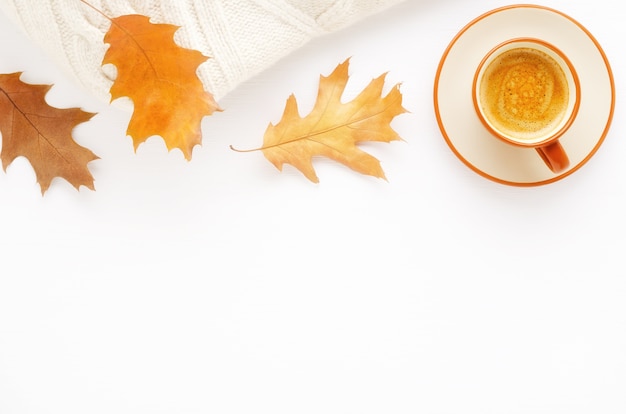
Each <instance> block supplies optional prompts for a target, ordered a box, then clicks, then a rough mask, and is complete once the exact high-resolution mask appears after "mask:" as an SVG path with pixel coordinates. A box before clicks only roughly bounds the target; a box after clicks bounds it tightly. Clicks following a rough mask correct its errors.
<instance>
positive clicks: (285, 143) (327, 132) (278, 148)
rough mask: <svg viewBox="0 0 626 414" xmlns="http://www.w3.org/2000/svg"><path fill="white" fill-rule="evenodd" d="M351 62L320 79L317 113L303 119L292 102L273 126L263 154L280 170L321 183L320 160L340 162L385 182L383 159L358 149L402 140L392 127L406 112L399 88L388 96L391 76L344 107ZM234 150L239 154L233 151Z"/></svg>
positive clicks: (372, 84)
mask: <svg viewBox="0 0 626 414" xmlns="http://www.w3.org/2000/svg"><path fill="white" fill-rule="evenodd" d="M348 66H349V59H348V60H346V61H345V62H343V63H341V64H340V65H338V66H337V68H336V69H335V70H334V71H333V72H332V73H331V74H330V75H329V76H328V77H324V76H321V77H320V84H319V92H318V95H317V100H316V103H315V106H314V108H313V109H312V111H311V112H310V113H309V114H308V115H307V116H306V117H301V116H300V114H299V112H298V104H297V102H296V98H295V97H294V96H293V95H291V96H290V97H289V99H288V100H287V104H286V107H285V111H284V114H283V117H282V119H281V120H280V122H278V123H277V124H276V125H273V124H270V125H269V126H268V128H267V130H266V132H265V136H264V140H263V146H262V147H261V148H259V149H260V150H261V151H263V154H264V155H265V157H266V158H267V159H268V160H269V161H270V162H271V163H272V164H274V166H276V168H278V169H279V170H281V171H282V168H283V165H284V164H291V165H293V166H294V167H296V168H297V169H298V170H300V171H301V172H302V173H303V174H304V175H305V177H307V178H308V179H309V180H311V181H313V182H315V183H317V182H319V179H318V177H317V174H316V173H315V170H314V168H313V163H312V160H313V158H314V157H315V156H324V157H328V158H330V159H332V160H335V161H337V162H340V163H342V164H344V165H346V166H348V167H350V168H351V169H353V170H354V171H357V172H359V173H361V174H366V175H371V176H374V177H377V178H385V173H384V171H383V169H382V167H381V165H380V162H379V161H378V159H376V158H375V157H373V156H372V155H370V154H368V153H366V152H364V151H362V150H361V149H359V147H358V145H357V144H358V143H360V142H365V141H377V142H391V141H396V140H400V139H401V138H400V137H399V135H398V134H397V133H396V132H395V131H394V130H393V129H392V128H391V125H390V124H391V121H392V120H393V119H394V118H395V117H396V116H397V115H400V114H402V113H404V112H406V109H404V108H403V107H402V94H401V92H400V88H399V85H395V87H393V88H392V89H391V91H390V92H389V93H388V94H387V95H385V96H382V93H383V86H384V83H385V75H381V76H379V77H378V78H376V79H374V80H372V81H371V82H370V83H369V84H368V85H367V86H366V87H365V89H364V90H363V91H362V92H361V93H360V94H359V95H358V96H357V97H356V98H354V99H353V100H352V101H350V102H347V103H342V102H341V97H342V95H343V93H344V91H345V88H346V85H347V83H348V78H349V75H348ZM233 149H234V148H233Z"/></svg>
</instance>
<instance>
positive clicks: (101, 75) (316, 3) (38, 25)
mask: <svg viewBox="0 0 626 414" xmlns="http://www.w3.org/2000/svg"><path fill="white" fill-rule="evenodd" d="M88 1H89V4H91V5H92V6H94V7H95V8H97V9H99V10H101V11H102V12H103V13H104V14H105V15H107V16H109V17H117V16H120V15H125V14H143V15H145V16H148V17H150V18H151V21H152V22H153V23H169V24H174V25H178V26H180V27H181V28H180V29H179V30H178V31H177V32H176V35H175V40H176V42H177V43H178V44H179V45H180V46H182V47H185V48H189V49H195V50H198V51H200V52H201V53H202V54H204V55H205V56H209V57H210V59H209V60H208V61H207V62H206V63H204V64H202V65H201V66H200V69H199V76H200V79H201V80H202V82H203V84H204V86H205V87H206V89H207V90H208V91H210V92H211V93H212V94H213V95H214V96H215V97H216V99H219V98H221V97H223V96H224V95H225V94H227V93H228V92H229V91H231V90H232V89H233V88H235V87H236V86H237V85H238V84H239V83H241V82H243V81H245V80H246V79H248V78H250V77H251V76H253V75H255V74H257V73H259V72H260V71H262V70H264V69H266V68H267V67H269V66H270V65H272V64H273V63H274V62H276V61H277V60H278V59H280V58H281V57H283V56H285V55H287V54H288V53H289V52H291V51H293V50H294V49H296V48H298V47H300V46H302V45H304V44H305V43H306V42H307V41H309V40H310V39H312V38H314V37H316V36H319V35H322V34H324V33H329V32H332V31H334V30H337V29H340V28H343V27H345V26H348V25H349V24H351V23H353V22H355V21H357V20H359V19H361V18H363V17H365V16H368V15H371V14H373V13H375V12H378V11H381V10H383V9H385V8H387V7H389V6H391V5H392V4H395V3H399V2H400V1H402V0H309V1H306V0H88ZM0 10H2V11H4V12H5V13H6V14H7V15H9V16H10V17H11V18H12V19H13V20H14V21H15V22H16V23H17V24H18V25H19V26H21V27H22V28H23V29H24V30H25V32H26V33H27V34H28V35H29V36H30V37H31V39H33V40H34V41H35V42H36V43H37V44H39V45H41V47H42V48H43V49H45V50H46V51H47V52H48V53H49V55H50V56H52V57H53V58H54V59H55V60H56V61H57V62H58V63H59V64H60V65H62V66H63V67H65V68H66V69H68V70H69V71H70V72H71V73H73V74H74V75H75V76H76V77H77V78H78V80H79V81H80V82H81V83H82V84H83V85H84V86H85V87H86V88H87V89H88V90H90V91H91V92H93V93H94V94H95V95H97V96H99V97H101V98H103V99H106V100H108V99H109V97H110V95H109V89H110V87H111V84H112V80H113V79H114V76H115V70H114V68H110V67H108V68H107V66H104V67H103V66H102V58H103V56H104V53H105V51H106V49H107V47H108V45H105V44H104V43H103V41H102V39H103V36H104V33H106V31H107V30H108V28H109V26H110V21H109V20H107V19H106V18H105V17H103V16H102V15H100V14H99V13H97V12H96V11H94V10H93V9H92V8H90V7H88V6H87V5H85V4H83V3H82V2H80V1H79V0H45V1H44V0H0Z"/></svg>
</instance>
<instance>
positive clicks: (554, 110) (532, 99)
mask: <svg viewBox="0 0 626 414" xmlns="http://www.w3.org/2000/svg"><path fill="white" fill-rule="evenodd" d="M482 76H483V79H482V81H481V83H480V85H481V86H480V91H479V94H480V95H479V96H480V104H481V105H482V110H483V113H484V114H485V117H486V118H487V119H488V121H489V122H490V123H491V124H492V125H493V126H494V127H495V129H497V130H500V131H502V132H504V133H506V134H507V135H509V136H511V137H513V138H515V139H518V140H528V141H532V140H536V139H540V138H541V137H543V136H545V135H547V134H550V132H552V131H553V130H554V129H555V128H557V126H558V125H559V124H560V123H561V121H562V120H563V117H564V116H565V114H566V112H567V106H568V102H569V88H568V83H567V78H566V75H565V73H564V72H563V69H561V67H560V66H559V64H558V63H557V62H556V61H555V60H554V59H553V58H552V57H550V56H549V55H547V54H546V53H544V52H542V51H540V50H537V49H533V48H529V47H520V48H515V49H510V50H507V51H505V52H503V53H501V54H500V55H498V56H497V57H496V58H495V59H494V60H493V61H491V63H489V65H488V66H487V68H486V69H485V71H484V73H483V75H482Z"/></svg>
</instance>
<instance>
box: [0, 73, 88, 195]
mask: <svg viewBox="0 0 626 414" xmlns="http://www.w3.org/2000/svg"><path fill="white" fill-rule="evenodd" d="M20 75H21V72H17V73H12V74H3V75H0V132H1V133H2V153H1V154H0V158H1V159H2V168H3V169H4V170H5V171H6V169H7V167H8V166H9V165H10V164H11V163H12V162H13V160H15V158H17V157H19V156H23V157H26V158H27V159H28V161H29V162H30V164H31V165H32V167H33V169H34V170H35V174H36V176H37V182H38V183H39V185H40V186H41V193H42V194H44V193H45V192H46V191H47V190H48V188H49V187H50V183H51V182H52V180H53V179H54V178H55V177H62V178H64V179H66V180H67V181H68V182H69V183H70V184H72V185H73V186H74V187H76V189H78V188H79V187H80V186H81V185H84V186H86V187H87V188H90V189H91V190H93V189H94V185H93V177H92V175H91V173H90V172H89V170H88V169H87V164H88V163H89V162H90V161H93V160H95V159H98V157H97V156H96V155H94V153H93V152H91V151H90V150H88V149H87V148H84V147H82V146H80V145H78V144H77V143H76V142H75V141H74V140H73V139H72V130H73V129H74V128H75V127H76V125H78V124H80V123H83V122H86V121H88V120H89V119H91V117H93V116H94V115H95V114H93V113H89V112H84V111H82V110H81V109H78V108H67V109H58V108H54V107H52V106H50V105H48V104H47V103H46V99H45V97H46V94H47V93H48V90H49V89H50V88H51V86H50V85H31V84H28V83H24V82H22V81H21V80H20Z"/></svg>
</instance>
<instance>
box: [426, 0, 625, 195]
mask: <svg viewBox="0 0 626 414" xmlns="http://www.w3.org/2000/svg"><path fill="white" fill-rule="evenodd" d="M516 37H534V38H539V39H543V40H546V41H548V42H549V43H551V44H553V45H555V46H556V47H557V48H559V49H560V50H562V51H563V52H564V53H565V54H566V55H567V56H568V57H569V59H570V60H571V61H572V63H573V65H574V67H575V68H576V71H577V73H578V76H579V78H580V84H581V97H582V99H581V104H580V108H579V112H578V116H577V117H576V120H575V121H574V123H573V124H572V126H571V127H570V129H569V130H568V131H567V133H566V134H565V135H564V136H563V137H562V138H561V139H560V142H561V145H562V146H563V148H564V149H565V151H566V152H567V154H568V156H569V159H570V167H569V169H567V170H565V171H563V172H561V173H559V174H554V173H553V172H551V171H550V170H549V169H548V168H547V167H546V165H545V164H544V162H543V161H542V160H541V158H540V156H539V155H538V154H537V152H536V151H535V150H534V149H526V148H517V147H514V146H512V145H508V144H505V143H503V142H502V141H500V140H498V139H497V138H495V137H493V136H492V135H491V134H490V133H489V132H487V131H486V129H485V128H484V127H483V125H482V124H481V122H480V121H479V119H478V117H477V115H476V111H475V110H474V106H473V103H472V93H471V88H472V80H473V77H474V72H475V71H476V68H477V67H478V65H479V63H480V61H481V59H482V58H483V57H484V56H485V54H486V53H487V52H489V50H491V48H493V47H494V46H495V45H497V44H499V43H501V42H503V41H504V40H507V39H511V38H516ZM434 99H435V114H436V116H437V122H438V123H439V128H440V129H441V132H442V134H443V137H444V138H445V140H446V142H447V143H448V145H449V146H450V148H451V149H452V151H453V152H454V153H455V154H456V155H457V157H459V159H460V160H461V161H463V162H464V163H465V164H466V165H467V166H468V167H470V168H471V169H472V170H474V171H475V172H477V173H478V174H480V175H482V176H484V177H486V178H489V179H491V180H494V181H496V182H499V183H502V184H509V185H516V186H535V185H543V184H548V183H552V182H555V181H557V180H560V179H562V178H564V177H566V176H568V175H570V174H571V173H573V172H574V171H576V170H578V169H579V168H580V167H582V165H583V164H585V163H586V162H587V161H588V160H589V159H590V158H591V157H592V156H593V155H594V154H595V152H596V151H597V150H598V148H599V147H600V145H601V144H602V142H603V141H604V137H605V136H606V134H607V132H608V130H609V127H610V125H611V120H612V118H613V110H614V107H615V84H614V81H613V74H612V71H611V67H610V65H609V62H608V60H607V58H606V55H605V54H604V52H603V50H602V48H601V47H600V44H599V43H598V42H597V41H596V39H595V38H594V37H593V36H592V35H591V33H589V31H588V30H587V29H585V28H584V27H583V26H582V25H581V24H580V23H578V22H576V21H575V20H574V19H572V18H571V17H569V16H566V15H565V14H563V13H561V12H559V11H556V10H553V9H549V8H547V7H543V6H536V5H525V4H524V5H513V6H507V7H502V8H498V9H495V10H492V11H490V12H487V13H485V14H483V15H481V16H479V17H478V18H476V19H474V20H472V21H471V22H470V23H469V24H468V25H466V26H465V27H464V28H463V29H462V30H461V31H460V32H459V33H458V34H457V35H456V36H455V37H454V39H453V40H452V42H451V43H450V45H449V46H448V47H447V49H446V51H445V52H444V54H443V57H442V58H441V62H440V63H439V67H438V69H437V75H436V78H435V90H434Z"/></svg>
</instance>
